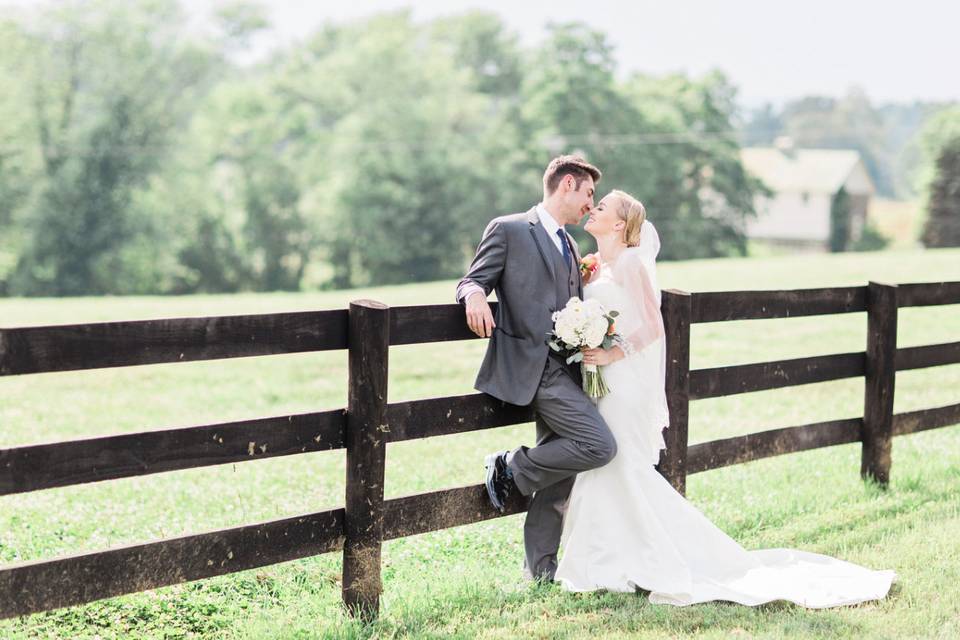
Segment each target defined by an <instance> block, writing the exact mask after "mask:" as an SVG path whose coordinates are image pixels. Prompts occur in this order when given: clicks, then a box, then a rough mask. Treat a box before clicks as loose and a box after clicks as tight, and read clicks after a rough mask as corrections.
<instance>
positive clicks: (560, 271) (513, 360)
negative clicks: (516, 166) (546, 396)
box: [457, 207, 583, 405]
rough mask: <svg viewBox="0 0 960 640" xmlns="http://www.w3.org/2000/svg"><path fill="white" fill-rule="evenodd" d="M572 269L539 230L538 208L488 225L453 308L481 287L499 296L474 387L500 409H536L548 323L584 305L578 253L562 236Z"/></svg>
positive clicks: (569, 238) (486, 293)
mask: <svg viewBox="0 0 960 640" xmlns="http://www.w3.org/2000/svg"><path fill="white" fill-rule="evenodd" d="M564 234H565V235H566V237H567V239H568V241H569V242H570V246H571V247H572V249H573V255H574V259H575V262H574V264H573V265H571V266H570V267H569V268H566V267H565V265H564V261H563V257H562V255H561V254H560V251H558V250H557V247H556V245H555V244H554V243H553V240H552V239H551V238H550V237H549V235H548V233H547V231H546V230H545V229H544V228H543V225H542V224H540V218H539V216H538V215H537V208H536V207H534V208H532V209H530V211H528V212H526V213H514V214H511V215H506V216H501V217H499V218H495V219H493V220H492V221H491V222H490V224H489V225H487V228H486V230H485V231H484V232H483V239H482V240H481V241H480V246H479V247H478V248H477V254H476V256H475V257H474V259H473V262H472V263H471V265H470V269H469V271H468V272H467V275H465V276H464V277H463V279H462V280H460V283H459V284H458V285H457V301H458V302H460V303H461V304H464V303H465V302H466V298H467V296H469V295H470V294H472V293H473V292H475V291H476V290H477V287H480V288H481V289H482V290H483V293H484V295H489V294H490V291H491V290H495V291H496V292H497V300H498V301H499V305H498V307H497V313H496V317H495V322H496V325H497V326H496V328H495V329H494V331H493V335H492V337H491V338H490V342H489V344H488V345H487V353H486V356H485V357H484V359H483V364H482V365H481V366H480V372H479V373H478V374H477V380H476V383H475V384H474V387H475V388H476V389H477V390H478V391H483V392H484V393H488V394H490V395H492V396H494V397H495V398H499V399H500V400H503V401H504V402H509V403H511V404H517V405H528V404H530V403H531V402H532V401H533V398H534V395H535V394H536V391H537V386H538V385H539V384H540V378H541V376H542V374H543V370H544V366H546V361H547V357H548V356H549V351H550V348H549V347H548V346H547V333H548V332H549V331H550V330H551V329H552V328H553V320H552V319H551V315H552V314H553V312H554V311H557V310H558V309H562V308H563V306H564V305H565V304H566V303H567V301H568V300H569V299H570V298H571V297H572V296H577V297H580V298H582V297H583V280H582V279H581V277H580V269H579V267H578V265H579V262H580V252H579V249H578V247H577V243H576V242H575V241H574V240H573V238H571V237H570V236H569V234H566V232H564Z"/></svg>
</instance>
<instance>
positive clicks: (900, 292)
mask: <svg viewBox="0 0 960 640" xmlns="http://www.w3.org/2000/svg"><path fill="white" fill-rule="evenodd" d="M947 304H960V282H942V283H931V284H906V285H900V286H895V285H885V284H878V283H874V282H871V283H870V284H869V285H868V286H865V287H842V288H830V289H803V290H791V291H742V292H720V293H694V294H689V293H684V292H681V291H673V290H668V291H664V295H663V305H662V309H663V314H664V319H665V323H666V327H667V334H668V345H667V356H668V357H667V359H668V364H667V381H666V385H667V393H668V401H669V406H670V428H669V429H668V430H667V432H666V440H667V449H666V451H665V452H664V454H663V456H662V458H661V461H660V466H659V468H660V471H661V473H663V474H664V476H665V477H666V478H667V479H669V481H670V482H671V483H672V484H673V485H674V486H675V487H676V488H677V489H678V490H680V491H684V488H685V482H686V476H687V475H688V474H691V473H698V472H700V471H705V470H708V469H716V468H718V467H723V466H727V465H731V464H738V463H741V462H747V461H750V460H757V459H759V458H765V457H769V456H775V455H781V454H785V453H792V452H797V451H805V450H808V449H816V448H820V447H828V446H832V445H838V444H845V443H852V442H862V443H863V454H862V467H861V473H862V475H864V476H870V477H873V478H875V479H876V480H877V481H879V482H881V483H886V482H887V481H888V478H889V474H890V449H891V440H892V437H893V436H896V435H904V434H908V433H914V432H918V431H923V430H926V429H935V428H938V427H943V426H947V425H951V424H957V423H960V403H957V404H952V405H948V406H943V407H937V408H931V409H925V410H922V411H911V412H908V413H900V414H894V413H893V393H894V383H895V377H896V376H895V374H896V371H903V370H907V369H918V368H923V367H933V366H938V365H945V364H951V363H958V362H960V342H951V343H946V344H936V345H929V346H921V347H910V348H903V349H897V347H896V329H897V309H898V307H910V306H928V305H947ZM864 311H865V312H866V313H867V326H868V331H867V344H866V349H865V351H859V352H854V353H838V354H833V355H825V356H815V357H808V358H797V359H790V360H780V361H776V362H761V363H755V364H744V365H736V366H727V367H716V368H709V369H696V370H693V371H691V370H690V368H689V361H690V325H691V324H692V323H697V322H722V321H728V320H746V319H764V318H788V317H798V316H812V315H827V314H839V313H855V312H864ZM958 326H960V323H958ZM471 338H475V336H474V335H473V334H472V333H470V332H469V330H468V329H467V328H466V326H465V322H464V317H463V311H462V309H461V308H460V307H459V306H458V305H438V306H407V307H393V308H388V307H386V306H384V305H382V304H380V303H377V302H371V301H358V302H354V303H352V304H351V305H350V307H349V309H341V310H333V311H316V312H300V313H277V314H266V315H246V316H227V317H212V318H180V319H169V320H150V321H137V322H107V323H95V324H83V325H64V326H46V327H26V328H12V329H0V375H24V374H32V373H41V372H51V371H69V370H79V369H99V368H106V367H122V366H130V365H143V364H155V363H169V362H187V361H197V360H210V359H217V358H235V357H247V356H265V355H272V354H285V353H300V352H308V351H327V350H336V349H348V350H349V392H348V403H347V407H346V409H337V410H333V411H322V412H318V413H307V414H299V415H289V416H274V417H266V418H261V419H256V420H245V421H240V422H228V423H220V424H207V425H199V426H194V427H187V428H178V429H168V430H161V431H146V432H142V433H131V434H123V435H115V436H107V437H97V438H87V439H82V440H74V441H69V442H57V443H52V444H41V445H34V446H18V447H11V448H6V449H0V495H5V494H14V493H23V492H28V491H37V490H41V489H51V488H54V487H64V486H68V485H75V484H81V483H86V482H97V481H101V480H111V479H116V478H126V477H131V476H140V475H146V474H152V473H160V472H165V471H175V470H179V469H189V468H194V467H203V466H209V465H218V464H225V463H236V462H244V461H247V460H258V459H262V458H269V457H274V456H286V455H293V454H298V453H304V452H313V451H325V450H330V449H345V450H346V460H347V470H346V496H345V503H344V507H343V508H340V509H332V510H329V511H321V512H317V513H309V514H303V515H299V516H295V517H290V518H285V519H282V520H274V521H270V522H258V523H252V524H247V525H244V526H240V527H235V528H229V529H221V530H218V531H211V532H207V533H201V534H197V535H189V536H182V537H177V538H169V539H165V540H158V541H152V542H147V543H144V544H136V545H130V546H124V547H119V548H113V549H109V550H106V551H100V552H96V553H83V554H78V555H73V556H68V557H60V558H55V559H52V560H44V561H36V562H24V563H19V564H14V565H7V566H3V567H0V618H4V617H11V616H17V615H24V614H29V613H33V612H38V611H45V610H49V609H55V608H59V607H65V606H70V605H77V604H81V603H86V602H91V601H94V600H98V599H101V598H107V597H111V596H117V595H120V594H125V593H132V592H137V591H144V590H147V589H153V588H156V587H161V586H165V585H171V584H177V583H182V582H187V581H191V580H198V579H202V578H208V577H211V576H217V575H222V574H227V573H232V572H235V571H242V570H245V569H251V568H254V567H261V566H265V565H270V564H274V563H278V562H285V561H288V560H294V559H298V558H304V557H308V556H312V555H316V554H320V553H328V552H332V551H342V552H343V600H344V603H345V604H346V605H347V606H348V607H349V608H350V609H351V610H354V611H356V612H359V613H361V614H363V615H368V616H369V615H374V614H375V613H376V612H377V610H378V608H379V597H380V593H381V580H380V575H381V572H380V550H381V545H382V542H383V541H384V540H391V539H394V538H400V537H404V536H411V535H415V534H419V533H424V532H427V531H434V530H438V529H445V528H449V527H454V526H458V525H464V524H469V523H473V522H479V521H481V520H487V519H490V518H496V517H500V516H501V514H499V513H498V512H496V511H495V510H494V509H493V508H492V507H490V506H489V504H488V501H487V497H486V492H485V490H484V487H483V485H472V486H463V487H458V488H454V489H445V490H441V491H434V492H431V493H424V494H418V495H411V496H406V497H401V498H396V499H392V500H384V497H383V483H384V463H385V452H386V446H387V444H388V443H392V442H401V441H404V440H412V439H416V438H426V437H431V436H439V435H447V434H453V433H462V432H467V431H474V430H478V429H491V428H495V427H500V426H504V425H511V424H518V423H524V422H529V421H531V420H532V414H531V412H530V410H529V409H528V408H525V407H517V406H513V405H507V404H504V403H502V402H499V401H497V400H494V399H492V398H491V397H489V396H485V395H483V394H473V395H466V396H456V397H446V398H431V399H426V400H415V401H410V402H400V403H389V402H387V397H388V396H387V377H388V376H387V371H388V355H389V348H390V346H396V345H406V344H417V343H429V342H439V341H450V340H465V339H471ZM859 376H864V377H865V379H866V385H865V389H866V391H865V397H864V415H863V418H847V419H839V420H830V421H827V422H818V423H815V424H806V425H801V426H793V427H787V428H781V429H774V430H771V431H763V432H760V433H752V434H749V435H745V436H738V437H734V438H726V439H722V440H715V441H713V442H705V443H701V444H696V445H693V446H688V444H687V422H688V405H689V402H690V401H691V400H698V399H703V398H714V397H718V396H726V395H732V394H738V393H748V392H751V391H760V390H763V389H775V388H780V387H788V386H793V385H801V384H809V383H814V382H824V381H828V380H839V379H843V378H853V377H859ZM525 508H526V502H525V500H524V499H523V498H522V497H520V496H514V497H513V498H512V499H511V500H509V501H508V504H507V508H506V513H505V514H503V515H510V514H516V513H520V512H522V511H524V509H525Z"/></svg>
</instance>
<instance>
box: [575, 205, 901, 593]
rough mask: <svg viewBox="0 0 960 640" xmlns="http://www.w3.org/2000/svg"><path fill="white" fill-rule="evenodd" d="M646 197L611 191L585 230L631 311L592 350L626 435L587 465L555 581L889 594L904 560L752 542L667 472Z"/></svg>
mask: <svg viewBox="0 0 960 640" xmlns="http://www.w3.org/2000/svg"><path fill="white" fill-rule="evenodd" d="M645 218H646V212H645V210H644V207H643V204H641V203H640V202H639V201H638V200H636V199H634V198H633V197H631V196H630V195H629V194H626V193H624V192H622V191H613V192H611V193H610V194H608V195H607V196H606V197H604V198H603V199H602V200H601V201H600V203H599V204H598V205H597V207H596V208H595V209H594V210H593V211H592V212H591V213H590V217H589V220H588V222H587V224H586V227H585V228H586V230H587V231H588V232H589V233H590V234H591V235H593V236H594V237H595V238H596V240H597V246H598V248H599V257H600V265H601V266H600V268H599V270H598V272H597V273H595V274H594V275H593V276H592V277H591V278H590V280H589V281H588V284H587V285H586V287H585V289H584V297H585V298H596V299H598V300H600V302H602V303H603V305H604V307H605V308H606V309H608V310H610V309H616V310H618V311H620V315H619V316H618V317H617V325H616V331H617V334H618V335H619V336H620V338H618V346H615V347H613V348H612V349H610V350H607V351H604V350H602V349H591V350H588V351H585V352H584V362H586V363H593V364H597V365H601V366H602V370H603V376H604V379H605V381H606V383H607V385H608V386H609V388H610V392H609V394H608V395H606V396H604V397H603V398H600V400H599V403H598V409H599V411H600V414H601V415H602V416H603V418H604V420H605V421H606V423H607V425H609V427H610V429H611V430H612V431H613V435H614V437H615V438H616V441H617V448H618V453H617V455H616V457H615V458H614V459H613V461H612V462H610V463H609V464H607V465H606V466H603V467H600V468H598V469H593V470H591V471H586V472H583V473H580V474H579V475H578V476H577V479H576V483H575V484H574V487H573V491H572V493H571V494H570V500H569V504H568V507H567V513H566V517H565V519H564V525H563V536H562V548H563V550H564V551H563V555H562V557H561V559H560V564H559V567H558V568H557V573H556V580H557V581H558V582H559V583H560V584H561V585H563V587H564V588H566V589H568V590H570V591H592V590H595V589H607V590H610V591H628V592H632V591H635V590H638V589H642V590H646V591H649V592H650V596H649V597H650V601H651V602H653V603H656V604H672V605H680V606H682V605H689V604H694V603H698V602H707V601H712V600H727V601H732V602H738V603H741V604H745V605H758V604H762V603H765V602H770V601H772V600H790V601H792V602H795V603H797V604H799V605H802V606H804V607H810V608H821V607H834V606H840V605H849V604H855V603H859V602H864V601H867V600H874V599H878V598H882V597H884V596H885V595H886V594H887V592H888V591H889V589H890V584H891V582H892V581H893V579H894V577H895V574H894V572H893V571H872V570H869V569H866V568H863V567H860V566H857V565H854V564H851V563H849V562H845V561H843V560H837V559H835V558H831V557H828V556H823V555H819V554H815V553H808V552H805V551H795V550H791V549H763V550H757V551H746V550H744V549H743V547H741V546H740V545H739V544H737V543H736V542H735V541H734V540H733V539H731V538H730V537H729V536H727V535H726V534H725V533H723V532H722V531H721V530H720V529H718V528H717V527H716V526H714V525H713V523H711V522H710V521H709V520H707V519H706V517H704V516H703V515H702V514H701V513H700V512H699V511H697V510H696V509H695V508H694V507H693V506H692V505H691V504H690V503H689V502H687V501H686V499H685V498H684V497H683V496H682V495H680V494H679V493H677V492H676V491H675V490H674V489H673V487H672V486H671V485H670V484H669V483H668V482H667V481H666V480H665V479H664V478H663V477H662V476H661V475H660V474H659V473H658V472H657V471H656V469H655V468H654V465H655V464H656V463H657V461H658V459H659V454H660V450H661V449H662V448H664V440H663V435H662V430H663V429H664V428H665V427H666V426H667V424H668V415H667V402H666V397H665V394H664V384H663V381H664V368H665V345H664V343H665V341H664V330H663V319H662V316H661V315H660V310H659V307H660V290H659V288H658V287H657V278H656V269H655V260H656V256H657V253H658V252H659V250H660V240H659V238H658V236H657V231H656V229H655V228H654V227H653V225H652V224H651V223H650V222H648V221H646V220H645Z"/></svg>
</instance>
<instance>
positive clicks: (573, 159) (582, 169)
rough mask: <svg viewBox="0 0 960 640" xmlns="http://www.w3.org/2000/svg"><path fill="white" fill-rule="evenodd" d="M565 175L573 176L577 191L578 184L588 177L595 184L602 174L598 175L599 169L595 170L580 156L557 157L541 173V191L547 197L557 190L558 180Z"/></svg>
mask: <svg viewBox="0 0 960 640" xmlns="http://www.w3.org/2000/svg"><path fill="white" fill-rule="evenodd" d="M565 175H571V176H573V179H574V180H576V185H577V189H578V190H579V189H580V184H581V183H582V182H583V181H584V180H586V179H587V178H588V177H590V178H593V184H597V183H598V182H600V176H602V175H603V174H602V173H600V169H597V168H596V167H595V166H593V165H592V164H590V163H589V162H587V161H586V160H584V159H583V158H582V157H581V156H572V155H568V156H557V157H556V158H554V159H553V160H551V161H550V164H548V165H547V170H546V171H544V172H543V190H544V191H545V192H546V194H547V195H548V196H549V195H552V194H553V192H554V191H556V190H557V187H558V186H560V180H561V179H562V178H563V176H565Z"/></svg>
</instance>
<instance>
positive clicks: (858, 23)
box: [0, 0, 960, 106]
mask: <svg viewBox="0 0 960 640" xmlns="http://www.w3.org/2000/svg"><path fill="white" fill-rule="evenodd" d="M2 4H7V5H10V4H14V5H20V6H31V5H36V4H40V2H39V0H8V1H7V2H3V0H0V5H2ZM184 4H185V6H187V7H188V10H189V11H190V12H191V13H193V14H194V17H195V19H197V20H199V21H203V20H205V18H206V16H208V15H209V14H210V12H211V11H212V9H213V8H214V7H215V6H217V5H218V4H222V2H219V0H190V1H189V2H185V3H184ZM264 4H265V5H267V6H268V8H269V12H270V16H271V19H272V22H273V24H274V29H273V32H272V33H270V34H267V35H266V36H265V37H263V38H261V39H260V40H259V42H258V47H259V49H260V50H263V51H266V50H268V49H269V48H271V47H275V46H288V45H290V44H292V43H293V42H295V41H296V40H298V39H300V38H303V37H304V36H305V35H306V34H308V33H309V32H310V31H311V30H313V29H315V28H316V27H317V26H318V25H320V24H323V23H324V22H327V21H334V22H343V21H346V20H351V19H356V18H359V17H363V16H367V15H370V14H373V13H377V12H381V11H389V10H395V9H400V8H404V7H408V8H410V9H411V10H412V11H413V15H414V18H415V19H418V20H428V19H430V18H434V17H437V16H442V15H450V14H455V13H459V12H462V11H465V10H469V9H485V10H487V11H492V12H494V13H497V14H498V15H500V16H501V18H502V19H503V20H504V21H505V22H506V24H507V25H508V26H509V27H510V28H511V29H513V30H514V31H516V32H517V33H518V34H519V35H520V37H521V40H522V41H523V42H525V43H528V44H533V43H535V42H536V41H537V40H539V39H540V38H542V36H543V33H544V26H545V25H546V24H547V22H549V21H553V22H566V21H574V20H580V21H584V22H587V23H588V24H590V25H592V26H593V27H595V28H597V29H599V30H601V31H603V32H605V33H606V34H607V35H608V37H609V39H610V41H611V42H612V43H613V45H614V46H615V49H616V55H617V59H618V62H619V67H620V69H621V70H622V71H634V70H637V71H643V72H647V73H654V74H660V73H667V72H673V71H686V72H688V73H691V74H695V75H696V74H699V73H702V72H704V71H707V70H709V69H713V68H719V69H720V70H722V71H724V72H725V73H726V74H727V76H728V77H729V78H730V79H731V80H732V81H733V82H734V84H736V85H737V86H738V87H739V89H740V97H741V101H742V102H743V103H744V104H746V105H750V106H754V105H757V104H760V103H762V102H764V101H768V100H769V101H772V102H774V103H777V104H779V103H782V102H783V101H785V100H788V99H790V98H795V97H799V96H803V95H829V96H840V95H842V94H844V93H845V92H846V91H847V90H848V89H849V88H850V87H851V86H858V87H861V88H862V89H864V90H865V91H866V93H867V95H868V96H869V98H870V99H871V100H872V101H874V102H910V101H913V100H929V101H948V100H956V101H960V71H958V69H957V67H958V63H960V37H958V36H957V28H958V25H960V2H954V1H951V0H911V1H910V2H904V1H902V0H896V1H882V0H881V1H877V0H874V1H872V2H868V1H864V0H804V1H803V2H789V3H788V2H782V1H778V0H724V1H722V2H721V1H719V0H713V1H711V0H700V1H694V0H669V1H665V0H660V1H650V0H641V1H634V2H631V1H630V0H588V1H586V2H584V1H583V0H580V1H578V2H574V1H571V0H552V1H551V2H524V1H523V0H484V1H482V2H479V1H474V0H415V1H410V0H406V1H404V0H347V1H342V0H338V1H335V2H330V1H329V0H320V1H315V2H305V1H303V0H298V1H295V0H273V1H271V2H265V3H264Z"/></svg>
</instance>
